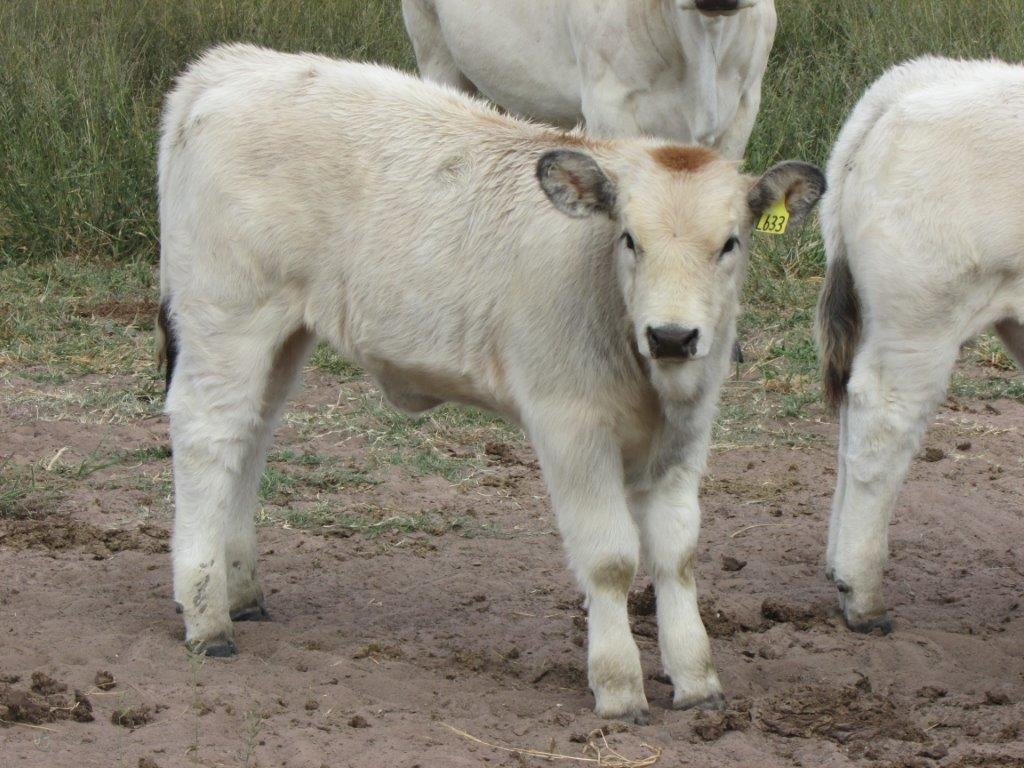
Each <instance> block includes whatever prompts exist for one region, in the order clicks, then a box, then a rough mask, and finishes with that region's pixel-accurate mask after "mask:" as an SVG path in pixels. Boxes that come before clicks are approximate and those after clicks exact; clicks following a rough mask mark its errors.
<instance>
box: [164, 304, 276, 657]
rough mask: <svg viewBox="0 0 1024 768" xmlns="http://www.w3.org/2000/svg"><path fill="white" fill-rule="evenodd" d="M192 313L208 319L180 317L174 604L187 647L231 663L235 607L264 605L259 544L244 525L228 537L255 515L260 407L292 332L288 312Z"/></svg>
mask: <svg viewBox="0 0 1024 768" xmlns="http://www.w3.org/2000/svg"><path fill="white" fill-rule="evenodd" d="M195 312H196V315H199V314H200V313H202V320H201V321H197V322H195V323H193V322H190V321H191V320H192V318H191V317H190V315H189V309H188V308H187V307H182V308H180V309H179V317H178V322H177V326H178V333H179V342H180V351H179V355H178V359H177V366H176V369H175V371H174V378H173V381H172V383H171V387H170V390H169V392H168V397H167V412H168V414H169V415H170V432H171V443H172V446H173V455H174V486H175V516H174V534H173V538H172V550H173V562H174V596H175V600H177V602H178V603H179V605H181V607H182V611H183V613H184V618H185V640H186V644H187V645H188V647H189V648H190V649H191V650H193V651H195V652H197V653H205V654H207V655H211V656H226V655H230V654H232V653H234V651H235V645H234V639H233V631H232V627H231V616H230V614H231V608H232V602H233V598H234V600H237V602H238V604H239V605H241V604H242V603H243V602H246V603H248V602H250V601H251V600H252V599H253V598H255V600H256V602H257V604H258V599H259V597H258V596H259V590H258V587H257V586H254V584H253V580H252V579H249V578H247V577H248V574H249V573H250V572H254V570H255V562H254V561H255V541H254V536H252V535H251V531H250V530H249V527H246V526H243V531H242V534H241V535H240V536H237V535H236V533H235V532H234V531H233V530H230V529H232V528H233V527H234V526H236V525H238V524H239V521H241V520H246V519H248V518H251V516H252V514H253V512H254V502H255V493H256V488H255V486H257V485H258V482H259V476H258V474H254V467H255V466H256V464H257V463H259V464H261V463H262V458H261V456H260V452H261V450H262V447H263V445H264V441H265V432H266V430H265V426H264V423H265V421H264V416H263V409H264V402H265V401H264V398H265V397H266V394H267V392H268V385H269V383H270V381H271V377H272V376H271V375H272V371H273V370H274V367H275V362H276V360H277V356H278V354H279V351H280V350H281V347H282V344H283V343H284V341H285V339H287V338H288V337H289V336H290V335H291V333H290V332H289V330H288V328H289V326H288V324H287V318H286V317H285V316H284V313H282V312H274V311H273V310H271V309H267V308H264V310H263V311H262V312H260V311H253V313H252V314H251V315H249V316H248V317H246V318H234V317H230V318H229V317H225V316H223V315H221V314H220V313H218V312H216V310H211V309H210V308H209V307H208V306H203V307H200V308H197V310H195ZM291 327H292V328H294V327H295V325H294V324H293V325H292V326H291ZM247 526H250V527H251V522H249V523H247ZM229 530H230V533H229ZM229 540H230V541H231V551H232V552H233V555H232V560H231V561H230V562H229V560H228V542H229ZM243 557H244V558H246V559H247V560H248V564H247V566H246V568H245V569H244V571H245V572H246V578H242V579H239V578H237V577H234V578H232V583H233V585H234V588H235V589H238V590H240V594H241V595H243V596H244V597H239V596H234V595H229V591H228V583H229V577H228V572H229V569H230V570H234V568H232V564H233V562H234V560H235V559H238V560H239V562H240V566H239V570H240V571H242V562H241V558H243Z"/></svg>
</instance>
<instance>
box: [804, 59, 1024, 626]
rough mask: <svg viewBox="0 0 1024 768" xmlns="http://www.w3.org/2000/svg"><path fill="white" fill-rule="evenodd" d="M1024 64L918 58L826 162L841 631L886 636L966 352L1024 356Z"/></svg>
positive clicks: (829, 379)
mask: <svg viewBox="0 0 1024 768" xmlns="http://www.w3.org/2000/svg"><path fill="white" fill-rule="evenodd" d="M1022 168H1024V67H1020V66H1014V65H1009V64H1003V63H1001V62H996V61H953V60H948V59H938V58H924V59H920V60H917V61H912V62H910V63H907V64H903V65H901V66H898V67H896V68H894V69H892V70H890V71H889V72H888V73H886V74H885V75H883V76H882V78H881V79H879V80H878V81H877V82H876V83H875V84H874V85H873V86H872V87H871V88H870V89H869V90H868V91H867V93H865V95H864V96H863V97H862V98H861V100H860V102H859V103H858V104H857V106H856V107H855V108H854V110H853V113H852V114H851V115H850V118H849V120H848V121H847V123H846V125H845V126H844V128H843V130H842V132H841V133H840V135H839V138H838V140H837V142H836V146H835V149H834V151H833V153H832V157H831V159H830V161H829V166H828V182H829V190H830V191H829V195H828V197H827V198H826V201H825V203H824V204H823V207H822V214H821V219H822V227H823V229H824V234H825V247H826V251H827V254H828V271H827V275H826V279H825V286H824V289H823V292H822V295H821V300H820V302H819V306H818V336H819V345H820V347H821V355H822V362H823V365H824V376H825V388H826V395H827V397H828V399H829V400H830V401H831V403H832V405H833V406H834V407H836V408H837V409H838V411H839V426H840V434H839V472H838V478H837V486H836V491H835V497H834V500H833V504H832V517H831V521H830V524H829V536H828V554H827V567H828V576H829V578H831V579H832V580H834V581H835V584H836V586H837V587H838V589H839V599H840V603H841V605H842V608H843V613H844V615H845V618H846V622H847V624H848V625H849V626H850V627H851V628H853V629H856V630H859V631H869V630H871V629H874V628H881V629H882V630H883V631H888V630H889V627H890V622H889V618H888V616H887V614H886V607H885V601H884V599H883V596H882V571H883V568H884V565H885V561H886V558H887V556H888V524H889V517H890V515H891V513H892V509H893V504H894V501H895V499H896V495H897V493H898V491H899V488H900V485H901V484H902V482H903V479H904V477H905V475H906V472H907V468H908V466H909V464H910V461H911V458H912V457H913V455H914V453H915V452H916V451H917V450H918V448H919V446H920V442H921V436H922V433H923V432H924V428H925V425H926V423H927V421H928V419H929V418H930V416H931V415H932V413H933V412H934V410H935V408H936V407H937V405H938V404H939V402H940V401H941V400H942V398H943V397H944V396H945V392H946V387H947V384H948V381H949V376H950V373H951V371H952V369H953V365H954V363H955V362H956V359H957V356H958V353H959V350H960V345H961V344H963V343H964V342H966V341H968V340H969V339H971V338H972V337H974V336H976V335H977V334H978V333H980V332H982V331H984V330H986V329H989V328H992V327H993V326H994V327H995V329H996V331H997V332H998V333H999V336H1000V337H1001V338H1002V340H1003V343H1004V344H1005V345H1006V348H1007V350H1008V351H1009V353H1010V354H1011V355H1012V356H1013V357H1014V358H1015V359H1016V360H1017V362H1018V363H1022V362H1024V325H1022V322H1024V174H1022V172H1021V171H1022Z"/></svg>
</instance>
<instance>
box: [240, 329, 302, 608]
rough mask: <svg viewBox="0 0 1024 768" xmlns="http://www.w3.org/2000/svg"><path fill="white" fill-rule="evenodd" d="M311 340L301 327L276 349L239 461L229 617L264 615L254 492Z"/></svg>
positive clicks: (256, 503) (256, 489)
mask: <svg viewBox="0 0 1024 768" xmlns="http://www.w3.org/2000/svg"><path fill="white" fill-rule="evenodd" d="M314 340H315V339H314V336H313V334H312V333H310V332H309V331H308V330H306V329H305V328H300V329H299V330H297V331H295V332H294V333H293V334H292V335H291V336H289V337H288V338H287V339H286V340H285V342H284V344H282V345H281V348H280V349H279V350H278V352H277V355H276V356H275V359H274V364H273V367H272V368H271V371H270V376H269V379H268V381H267V387H266V391H265V392H264V395H263V404H262V407H261V409H260V425H259V426H258V427H257V432H258V434H257V436H256V439H255V440H254V441H253V443H252V445H251V447H250V450H249V451H248V452H247V454H246V456H245V459H244V462H243V468H242V476H241V477H240V478H239V481H238V493H239V497H238V499H237V500H236V502H235V503H234V504H233V505H232V506H231V507H230V510H229V511H230V513H231V518H230V519H229V520H228V521H227V528H226V530H225V563H226V564H227V573H228V576H227V579H228V606H229V609H230V615H231V619H232V621H259V620H262V619H265V618H267V611H266V606H265V605H264V602H263V590H262V589H260V585H259V580H258V579H257V577H256V570H257V569H256V559H257V549H256V525H255V518H254V512H255V511H256V509H257V507H258V499H257V492H258V490H259V483H260V477H261V476H262V474H263V468H264V467H265V465H266V456H267V449H268V448H269V446H270V442H271V438H272V437H273V434H274V427H275V426H276V425H277V422H278V419H279V418H280V416H281V411H282V410H283V408H284V403H285V400H286V399H287V397H288V395H289V394H290V393H291V391H292V389H293V388H294V386H295V382H296V381H297V379H298V373H299V369H300V368H301V367H302V364H303V362H305V360H306V358H307V357H308V356H309V352H310V349H311V348H312V346H313V342H314Z"/></svg>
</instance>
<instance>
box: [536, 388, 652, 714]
mask: <svg viewBox="0 0 1024 768" xmlns="http://www.w3.org/2000/svg"><path fill="white" fill-rule="evenodd" d="M573 415H576V416H578V417H579V418H578V419H574V418H573ZM589 415H590V414H586V413H579V412H575V409H573V408H572V406H566V407H564V408H551V409H545V412H544V413H535V414H534V417H533V418H531V419H530V423H529V424H528V425H527V429H528V431H529V433H530V436H531V438H532V440H533V444H534V447H535V448H536V450H537V455H538V457H539V458H540V463H541V467H542V468H543V471H544V477H545V479H546V480H547V484H548V488H549V490H550V493H551V501H552V504H553V506H554V509H555V515H556V517H557V519H558V527H559V530H560V531H561V533H562V540H563V542H564V543H565V548H566V551H567V553H568V555H569V564H570V566H571V568H572V570H573V572H574V574H575V575H576V578H577V580H578V581H579V583H580V586H581V587H582V589H583V592H584V594H585V596H586V604H587V615H588V620H589V621H588V626H589V631H588V648H587V671H588V677H589V680H590V688H591V690H593V692H594V698H595V707H594V709H595V711H596V712H597V714H598V715H600V716H601V717H616V718H623V719H626V720H631V721H633V722H637V723H646V722H647V720H648V706H647V698H646V697H645V695H644V686H643V672H642V670H641V668H640V652H639V650H638V649H637V646H636V642H635V641H634V640H633V635H632V633H631V631H630V627H629V617H628V615H627V612H626V597H627V595H628V594H629V588H630V585H631V584H632V583H633V577H634V575H635V573H636V568H637V563H638V560H639V556H640V539H639V534H638V532H637V528H636V524H635V523H634V521H633V518H632V515H630V512H629V506H628V503H627V500H626V494H625V490H624V488H623V481H622V477H623V474H622V472H623V470H622V460H621V458H620V456H621V454H620V451H619V449H618V446H617V444H616V443H615V441H614V439H613V437H612V436H611V435H610V434H608V433H607V432H606V431H605V430H604V429H602V428H601V427H599V426H597V425H590V426H586V425H584V424H583V422H584V421H585V420H586V419H587V417H588V416H589Z"/></svg>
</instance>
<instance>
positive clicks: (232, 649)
mask: <svg viewBox="0 0 1024 768" xmlns="http://www.w3.org/2000/svg"><path fill="white" fill-rule="evenodd" d="M185 647H186V648H188V650H189V653H193V654H195V655H196V656H211V657H213V658H215V659H224V658H227V657H228V656H234V655H235V654H236V653H238V646H237V645H235V641H234V640H231V639H230V638H226V637H218V638H214V639H213V640H203V641H199V642H196V641H192V642H189V643H185Z"/></svg>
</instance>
